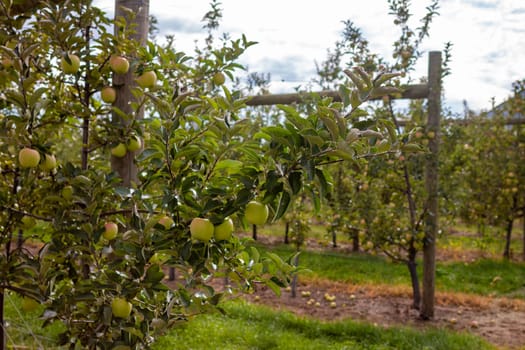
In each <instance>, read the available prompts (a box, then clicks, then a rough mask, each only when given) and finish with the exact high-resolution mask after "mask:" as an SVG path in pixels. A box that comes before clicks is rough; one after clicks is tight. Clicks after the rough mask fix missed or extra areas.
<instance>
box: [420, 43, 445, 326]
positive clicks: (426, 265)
mask: <svg viewBox="0 0 525 350" xmlns="http://www.w3.org/2000/svg"><path fill="white" fill-rule="evenodd" d="M428 86H429V94H428V120H427V125H426V132H427V135H429V134H428V133H433V134H434V136H433V137H430V135H429V143H428V148H429V150H430V154H429V156H428V158H427V162H426V173H425V185H426V190H427V202H426V215H425V238H424V243H423V295H422V297H423V298H422V305H421V312H420V317H421V318H422V319H425V320H428V319H431V318H433V317H434V299H435V274H436V238H437V232H438V154H439V122H440V117H441V52H439V51H432V52H430V54H429V65H428Z"/></svg>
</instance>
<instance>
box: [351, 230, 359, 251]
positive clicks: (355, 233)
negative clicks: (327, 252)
mask: <svg viewBox="0 0 525 350" xmlns="http://www.w3.org/2000/svg"><path fill="white" fill-rule="evenodd" d="M352 231H353V232H352V233H353V234H352V251H353V252H356V253H357V252H359V230H358V229H355V228H354V229H352Z"/></svg>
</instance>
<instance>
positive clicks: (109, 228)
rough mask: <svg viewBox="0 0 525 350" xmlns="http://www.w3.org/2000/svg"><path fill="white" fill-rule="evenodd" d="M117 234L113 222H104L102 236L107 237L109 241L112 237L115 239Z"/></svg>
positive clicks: (115, 225)
mask: <svg viewBox="0 0 525 350" xmlns="http://www.w3.org/2000/svg"><path fill="white" fill-rule="evenodd" d="M117 234H118V225H117V224H116V223H114V222H111V221H108V222H106V223H105V224H104V233H102V236H103V237H104V238H105V239H107V240H108V241H111V240H112V239H115V238H116V237H117Z"/></svg>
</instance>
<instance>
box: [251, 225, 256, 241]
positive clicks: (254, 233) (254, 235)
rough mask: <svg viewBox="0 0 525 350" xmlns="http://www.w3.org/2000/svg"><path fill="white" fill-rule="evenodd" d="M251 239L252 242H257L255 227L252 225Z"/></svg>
mask: <svg viewBox="0 0 525 350" xmlns="http://www.w3.org/2000/svg"><path fill="white" fill-rule="evenodd" d="M252 238H253V240H254V241H256V240H257V225H252Z"/></svg>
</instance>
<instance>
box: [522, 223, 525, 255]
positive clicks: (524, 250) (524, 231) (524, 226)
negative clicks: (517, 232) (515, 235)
mask: <svg viewBox="0 0 525 350" xmlns="http://www.w3.org/2000/svg"><path fill="white" fill-rule="evenodd" d="M521 224H522V225H523V227H522V229H523V252H522V256H521V258H522V259H523V261H525V215H523V217H522V221H521Z"/></svg>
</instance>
